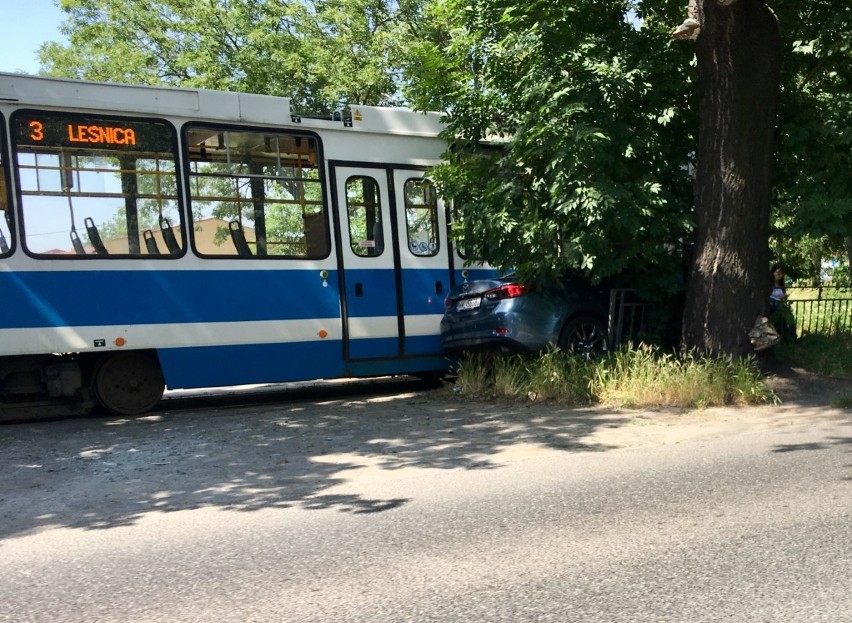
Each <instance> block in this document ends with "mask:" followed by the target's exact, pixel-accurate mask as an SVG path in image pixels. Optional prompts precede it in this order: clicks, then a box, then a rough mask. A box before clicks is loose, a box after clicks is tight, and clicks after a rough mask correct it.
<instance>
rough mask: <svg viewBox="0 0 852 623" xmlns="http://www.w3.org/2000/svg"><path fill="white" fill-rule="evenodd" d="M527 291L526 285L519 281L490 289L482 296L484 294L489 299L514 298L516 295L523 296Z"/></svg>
mask: <svg viewBox="0 0 852 623" xmlns="http://www.w3.org/2000/svg"><path fill="white" fill-rule="evenodd" d="M526 291H527V287H526V286H522V285H520V284H518V283H509V284H506V285H505V286H500V287H499V288H494V289H493V290H489V291H488V292H486V293H485V294H483V295H482V296H484V297H485V298H486V299H488V300H489V301H501V300H503V299H513V298H515V297H516V296H522V295H523V294H525V293H526Z"/></svg>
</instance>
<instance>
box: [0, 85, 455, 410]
mask: <svg viewBox="0 0 852 623" xmlns="http://www.w3.org/2000/svg"><path fill="white" fill-rule="evenodd" d="M0 127H1V128H2V129H1V130H0V133H2V136H0V140H2V153H1V154H0V166H2V176H0V179H2V184H3V187H2V189H0V410H2V409H4V408H6V409H11V408H12V407H14V406H16V405H20V404H24V403H26V404H29V403H32V402H33V401H39V400H48V399H49V400H53V401H56V400H59V401H64V402H65V403H67V404H69V405H70V404H75V405H83V406H88V405H91V404H94V403H99V404H100V405H102V406H103V407H105V408H106V409H108V410H110V411H112V412H115V413H124V414H135V413H143V412H145V411H147V410H149V409H150V408H152V407H153V406H154V405H155V404H156V403H157V402H158V401H159V399H160V398H161V396H162V393H163V390H164V386H168V387H169V388H194V387H212V386H225V385H237V384H245V383H266V382H283V381H294V380H307V379H320V378H325V379H328V378H341V377H368V376H377V375H388V374H423V373H430V372H436V371H441V370H443V369H445V367H446V360H445V358H444V357H443V355H442V353H441V346H440V339H439V320H440V317H441V314H442V312H443V301H444V297H445V294H446V292H447V291H448V289H449V288H450V287H451V285H453V283H454V282H455V281H457V280H459V279H461V278H462V277H461V275H462V271H463V260H462V258H461V257H460V256H459V254H458V253H457V251H456V250H454V249H453V246H452V244H451V243H450V241H449V240H448V238H447V218H448V216H447V211H446V209H445V207H444V205H443V203H442V201H441V199H440V198H439V197H438V196H437V193H436V192H435V189H434V188H433V186H432V185H431V183H430V182H429V180H428V179H426V178H424V172H425V171H426V170H427V168H428V167H429V166H430V165H433V164H435V163H436V162H437V161H438V160H439V158H440V157H441V154H442V152H443V150H444V149H445V144H444V143H443V142H442V141H441V140H440V139H439V137H438V132H439V131H440V129H441V128H440V123H439V120H438V117H437V115H434V114H420V113H415V112H411V111H405V110H397V109H382V108H375V107H368V106H358V107H353V108H352V109H351V110H349V111H347V114H345V115H343V114H341V115H339V116H337V117H336V118H332V119H317V118H309V117H300V116H298V115H296V114H295V113H294V112H293V111H292V110H291V109H290V105H289V101H288V100H287V99H286V98H277V97H269V96H261V95H248V94H240V93H223V92H214V91H202V90H190V89H172V88H157V87H147V86H145V87H138V86H125V85H109V84H100V83H88V82H81V81H70V80H56V79H44V78H35V77H30V76H22V75H17V74H0Z"/></svg>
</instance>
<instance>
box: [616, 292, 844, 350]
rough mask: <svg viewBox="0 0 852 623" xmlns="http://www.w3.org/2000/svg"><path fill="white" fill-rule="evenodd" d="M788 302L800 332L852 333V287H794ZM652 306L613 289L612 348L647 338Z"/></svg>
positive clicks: (633, 293)
mask: <svg viewBox="0 0 852 623" xmlns="http://www.w3.org/2000/svg"><path fill="white" fill-rule="evenodd" d="M787 296H788V303H789V306H790V310H791V311H792V313H793V317H794V318H795V320H796V332H797V333H798V334H799V335H805V334H811V333H821V334H824V335H840V334H849V333H852V289H850V288H839V287H833V286H822V287H814V288H807V287H791V288H788V289H787ZM650 308H651V305H649V304H648V303H645V302H643V301H641V300H639V299H638V298H637V296H636V292H635V291H634V290H611V291H610V300H609V325H608V331H609V335H608V338H609V344H610V347H611V348H618V347H620V346H623V345H626V344H630V343H635V342H637V341H639V340H641V339H642V338H643V337H644V333H645V331H646V329H647V326H646V325H647V312H648V310H649V309H650Z"/></svg>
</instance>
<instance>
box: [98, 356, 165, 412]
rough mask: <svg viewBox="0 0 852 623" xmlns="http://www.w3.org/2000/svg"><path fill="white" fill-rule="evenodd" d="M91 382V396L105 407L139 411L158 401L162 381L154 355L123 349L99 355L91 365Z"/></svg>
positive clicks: (161, 392) (113, 409)
mask: <svg viewBox="0 0 852 623" xmlns="http://www.w3.org/2000/svg"><path fill="white" fill-rule="evenodd" d="M92 386H93V389H94V393H95V399H96V400H97V401H98V404H100V405H101V406H102V407H103V408H104V409H106V410H107V411H110V412H111V413H117V414H120V415H139V414H140V413H145V412H146V411H149V410H150V409H152V408H153V407H154V405H156V404H157V403H158V402H159V401H160V398H162V397H163V391H164V390H165V388H166V383H165V380H164V379H163V371H162V370H161V369H160V363H159V362H158V361H157V358H156V357H155V356H153V355H152V354H150V353H144V352H126V353H114V354H112V355H108V356H107V357H105V358H104V359H102V360H101V361H100V363H99V364H98V366H97V368H96V369H95V374H94V381H93V383H92Z"/></svg>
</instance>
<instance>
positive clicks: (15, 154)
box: [9, 108, 187, 260]
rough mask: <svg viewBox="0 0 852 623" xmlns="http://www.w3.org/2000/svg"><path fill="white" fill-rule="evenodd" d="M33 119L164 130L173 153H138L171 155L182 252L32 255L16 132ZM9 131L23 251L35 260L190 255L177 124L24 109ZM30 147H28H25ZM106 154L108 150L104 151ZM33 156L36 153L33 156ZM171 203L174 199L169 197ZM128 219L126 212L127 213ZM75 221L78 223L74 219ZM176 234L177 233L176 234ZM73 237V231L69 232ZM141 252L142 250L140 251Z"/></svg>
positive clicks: (113, 154)
mask: <svg viewBox="0 0 852 623" xmlns="http://www.w3.org/2000/svg"><path fill="white" fill-rule="evenodd" d="M34 115H38V116H42V117H53V118H61V119H68V120H72V121H73V120H81V121H82V122H83V123H85V122H86V121H88V122H89V124H90V125H94V124H96V122H107V123H109V122H113V123H133V124H140V125H141V124H151V125H158V126H161V127H162V128H163V129H164V130H165V131H166V133H167V134H168V141H169V146H170V149H169V150H168V151H163V152H141V151H140V152H136V153H167V154H170V155H171V162H172V164H173V167H174V170H173V172H172V176H173V177H174V189H175V194H174V198H173V201H174V209H173V212H175V213H176V214H177V216H178V218H179V221H180V222H179V223H177V224H175V223H172V224H171V225H170V229H171V231H172V232H173V233H175V234H176V240H177V241H178V242H179V244H180V249H179V251H178V252H177V253H169V252H168V250H166V252H162V251H161V252H160V253H158V254H150V253H147V252H140V253H138V254H136V253H130V252H128V253H105V254H101V253H85V254H80V253H75V252H73V250H71V251H70V252H67V253H43V252H37V251H33V250H31V249H30V248H29V246H28V245H27V234H26V227H27V221H26V219H25V218H24V217H25V214H24V211H25V207H26V206H25V205H24V194H23V193H24V190H23V187H22V184H21V174H20V173H21V166H20V164H19V154H20V153H21V151H20V147H21V146H22V143H21V142H20V141H19V140H18V138H17V132H18V130H19V128H18V126H17V125H16V124H17V121H18V119H20V118H21V117H24V118H26V117H32V116H34ZM9 127H10V128H11V129H12V130H13V131H12V132H10V135H11V136H10V140H9V146H10V151H11V154H12V162H11V165H12V167H13V168H14V179H15V182H16V188H15V198H16V199H17V211H16V217H17V222H18V223H20V227H19V231H20V240H21V245H22V248H23V249H24V252H25V253H26V254H27V255H28V256H30V257H33V258H35V259H39V260H44V259H50V260H128V259H130V260H176V259H179V258H181V257H183V256H185V255H186V253H187V236H186V210H185V206H184V198H183V191H182V181H181V174H180V149H179V146H178V142H177V139H178V133H177V129H176V128H175V126H174V124H173V123H172V122H171V121H169V120H168V119H165V118H162V117H146V116H143V115H118V114H114V113H111V112H107V113H101V112H98V111H88V112H79V111H69V110H55V109H39V108H22V109H19V110H16V111H14V112H13V113H12V114H11V116H10V119H9ZM23 145H26V146H29V145H28V144H23ZM48 147H51V148H57V149H58V148H59V147H60V146H58V145H55V144H51V145H48ZM105 151H107V150H105ZM30 153H34V152H30ZM108 153H109V157H116V156H117V155H118V154H121V153H122V152H117V151H109V152H108ZM126 153H131V154H132V153H134V152H133V151H128V152H126ZM169 199H171V197H169ZM125 216H126V212H125ZM75 220H76V219H75ZM176 230H177V231H176ZM139 233H140V244H142V243H143V240H142V236H143V235H144V232H143V230H142V229H140V232H139ZM69 234H70V230H69ZM140 248H142V247H140Z"/></svg>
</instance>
